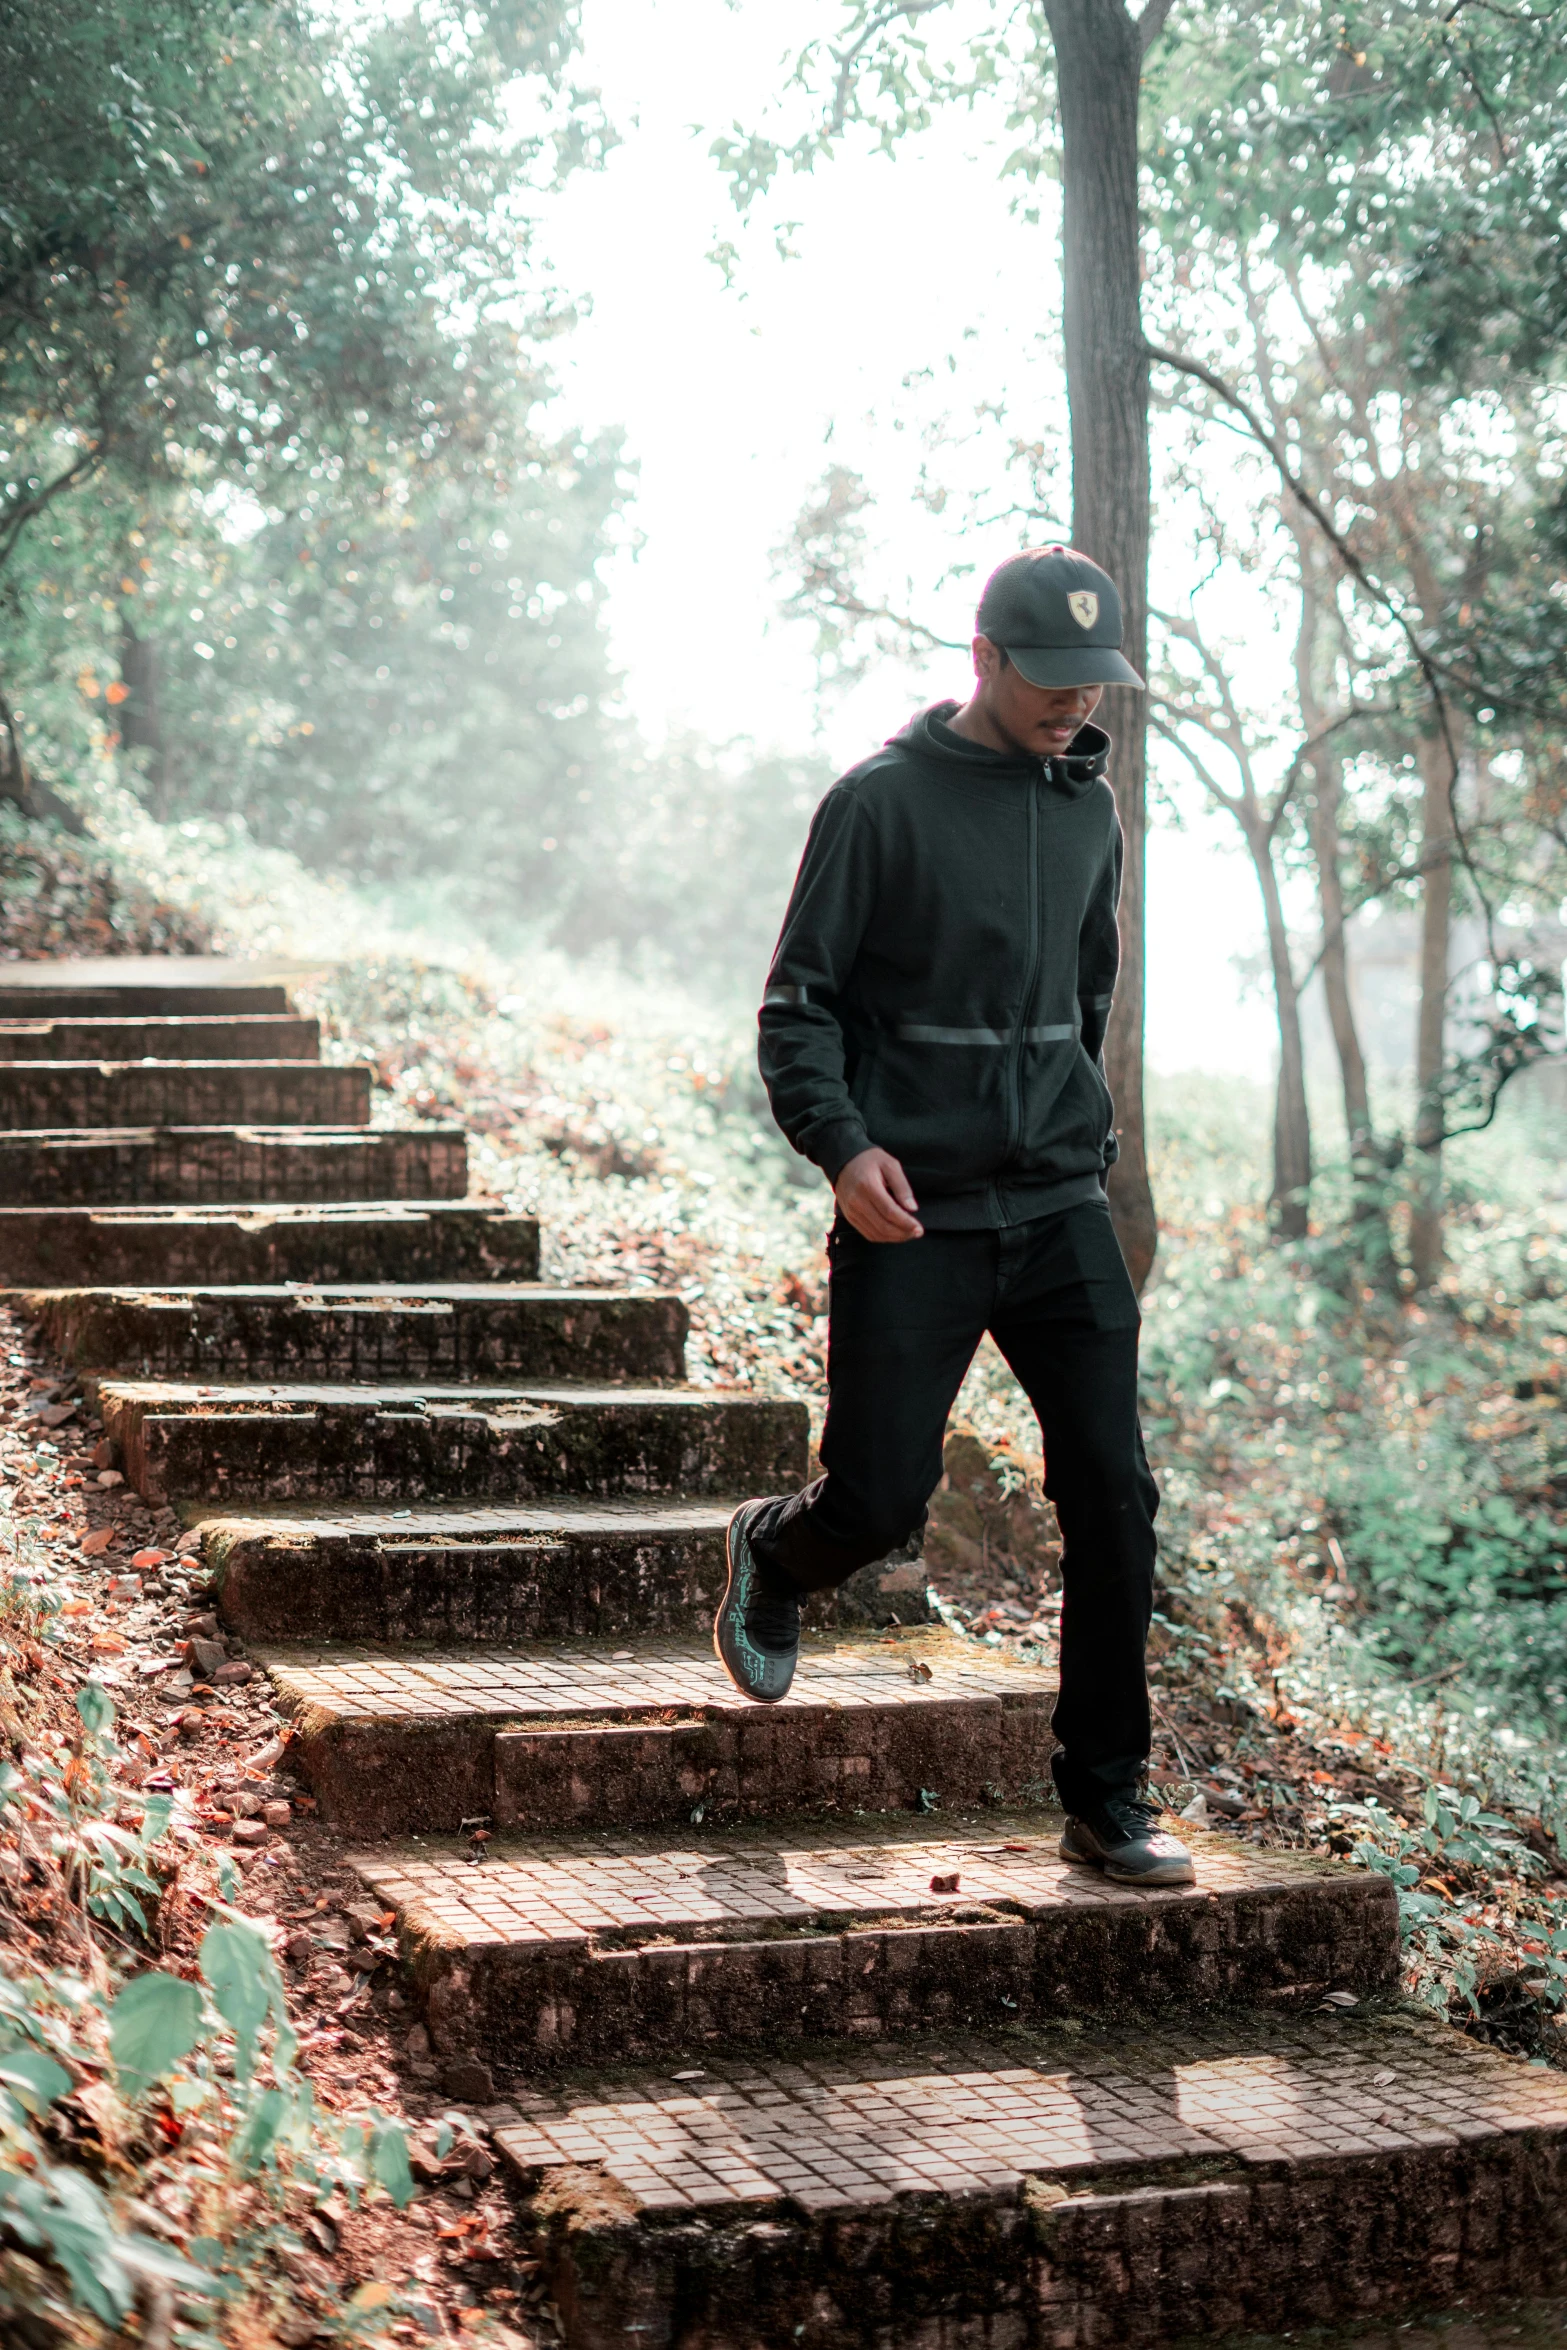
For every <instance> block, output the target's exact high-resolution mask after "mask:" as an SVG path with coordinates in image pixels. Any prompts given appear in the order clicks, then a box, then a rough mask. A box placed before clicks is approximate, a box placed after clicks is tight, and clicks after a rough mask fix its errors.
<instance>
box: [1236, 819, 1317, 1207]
mask: <svg viewBox="0 0 1567 2350" xmlns="http://www.w3.org/2000/svg"><path fill="white" fill-rule="evenodd" d="M1246 846H1247V848H1248V849H1249V850H1250V851H1251V861H1252V865H1253V868H1254V869H1255V872H1256V875H1257V887H1258V889H1259V890H1260V891H1261V892H1262V912H1263V920H1264V922H1265V924H1266V926H1267V933H1268V961H1269V964H1270V966H1271V968H1272V972H1273V1003H1274V1010H1275V1012H1276V1014H1277V1016H1278V1025H1279V1084H1278V1091H1277V1093H1276V1094H1275V1096H1274V1104H1273V1190H1272V1193H1271V1194H1270V1196H1269V1200H1268V1209H1269V1220H1270V1221H1271V1223H1272V1225H1273V1229H1274V1231H1275V1232H1277V1233H1278V1235H1279V1237H1280V1238H1281V1239H1282V1240H1304V1239H1305V1237H1306V1234H1307V1232H1308V1230H1309V1229H1310V1215H1309V1196H1308V1195H1309V1193H1310V1190H1311V1116H1310V1112H1309V1110H1308V1108H1307V1104H1306V1054H1305V1048H1304V1046H1303V1044H1302V1042H1301V1033H1300V989H1299V988H1298V987H1297V985H1296V983H1295V966H1294V963H1293V961H1292V960H1291V957H1290V940H1289V927H1288V925H1287V924H1286V922H1285V919H1284V905H1283V901H1282V899H1281V898H1280V896H1279V877H1278V873H1277V871H1276V870H1275V868H1274V863H1273V844H1272V842H1271V841H1270V840H1269V839H1268V836H1267V833H1266V830H1265V828H1264V827H1263V826H1261V825H1251V824H1248V825H1247V827H1246Z"/></svg>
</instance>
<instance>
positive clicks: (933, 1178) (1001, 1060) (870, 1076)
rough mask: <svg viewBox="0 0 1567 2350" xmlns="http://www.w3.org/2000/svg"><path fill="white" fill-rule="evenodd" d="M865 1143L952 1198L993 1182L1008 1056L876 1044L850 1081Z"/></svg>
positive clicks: (899, 1042) (990, 1050)
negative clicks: (876, 1145) (868, 1140)
mask: <svg viewBox="0 0 1567 2350" xmlns="http://www.w3.org/2000/svg"><path fill="white" fill-rule="evenodd" d="M853 1093H854V1099H855V1102H856V1104H857V1106H858V1108H859V1112H860V1115H861V1117H862V1118H863V1119H864V1120H865V1130H866V1132H867V1133H868V1134H869V1136H870V1138H871V1140H872V1142H874V1143H879V1144H880V1145H881V1148H882V1149H883V1150H884V1151H891V1153H892V1155H893V1157H894V1158H895V1159H898V1160H901V1162H902V1164H903V1168H904V1171H905V1173H906V1174H907V1175H908V1177H909V1180H910V1182H911V1183H912V1184H913V1185H914V1190H915V1194H916V1196H918V1193H919V1188H920V1184H921V1183H922V1182H924V1183H927V1184H930V1185H931V1186H933V1187H934V1188H936V1189H937V1190H946V1191H952V1190H957V1189H959V1188H961V1187H963V1186H965V1185H967V1184H970V1183H974V1182H976V1181H983V1180H985V1179H986V1178H987V1177H989V1176H990V1175H992V1174H994V1172H995V1170H996V1168H997V1166H998V1165H999V1164H1000V1161H1001V1158H1002V1155H1003V1152H1004V1150H1005V1147H1006V1133H1007V1111H1006V1103H1007V1054H1006V1052H1005V1050H1004V1049H1001V1048H998V1047H996V1046H994V1045H977V1046H976V1045H967V1046H965V1045H953V1044H927V1043H924V1042H914V1041H912V1040H906V1039H904V1038H902V1037H896V1036H890V1037H881V1038H878V1040H877V1042H876V1045H875V1046H874V1048H873V1049H872V1050H871V1051H870V1052H868V1053H867V1054H866V1055H865V1057H864V1059H863V1060H862V1061H861V1063H860V1065H859V1067H858V1069H856V1071H855V1075H854V1086H853Z"/></svg>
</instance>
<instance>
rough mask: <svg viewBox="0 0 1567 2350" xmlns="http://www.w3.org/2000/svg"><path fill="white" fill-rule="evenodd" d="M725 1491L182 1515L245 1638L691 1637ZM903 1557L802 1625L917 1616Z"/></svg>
mask: <svg viewBox="0 0 1567 2350" xmlns="http://www.w3.org/2000/svg"><path fill="white" fill-rule="evenodd" d="M736 1498H738V1497H736V1496H721V1497H718V1498H716V1499H715V1498H712V1497H708V1496H702V1495H685V1494H680V1495H675V1496H672V1497H668V1496H653V1497H651V1498H644V1497H641V1496H638V1495H631V1494H626V1495H621V1496H620V1497H618V1498H617V1499H615V1500H614V1501H593V1500H590V1499H584V1498H581V1497H577V1496H572V1495H569V1494H561V1495H559V1496H556V1497H555V1498H553V1499H551V1500H548V1501H537V1502H513V1503H509V1504H505V1505H501V1504H495V1503H484V1502H468V1503H463V1502H451V1503H447V1504H440V1503H436V1504H425V1505H419V1504H416V1505H414V1506H412V1507H410V1508H406V1509H397V1510H393V1509H390V1508H388V1507H386V1506H385V1505H384V1504H383V1505H381V1506H379V1507H368V1508H359V1509H355V1508H352V1507H349V1508H342V1507H338V1506H334V1505H332V1504H330V1503H322V1504H317V1505H315V1506H314V1507H310V1506H308V1505H295V1506H293V1507H280V1506H278V1505H276V1504H274V1505H272V1506H271V1507H269V1508H266V1509H264V1510H258V1511H255V1512H247V1511H244V1510H230V1511H225V1512H214V1513H208V1512H205V1511H203V1510H202V1509H200V1508H199V1507H197V1508H189V1509H187V1511H186V1516H187V1518H188V1519H189V1520H190V1522H191V1523H193V1524H199V1525H200V1526H201V1527H202V1528H203V1530H204V1541H203V1555H204V1558H205V1560H206V1563H207V1565H208V1566H209V1567H210V1568H211V1570H212V1572H213V1573H214V1575H216V1576H217V1577H218V1579H219V1580H220V1582H221V1585H222V1594H223V1597H222V1605H223V1613H224V1617H225V1620H226V1621H227V1622H228V1623H230V1624H231V1625H232V1626H233V1627H234V1629H235V1630H236V1631H238V1632H241V1633H243V1634H244V1635H245V1637H246V1638H247V1639H251V1640H293V1641H300V1640H370V1641H422V1642H440V1643H450V1642H461V1641H505V1642H514V1641H526V1640H538V1639H544V1638H552V1639H575V1638H583V1639H594V1638H602V1639H614V1638H618V1637H621V1636H623V1635H625V1634H628V1633H654V1632H666V1633H672V1632H692V1631H696V1632H700V1633H701V1634H702V1636H703V1638H704V1639H705V1638H706V1637H707V1634H708V1632H709V1629H710V1627H711V1625H712V1620H713V1609H714V1607H715V1605H716V1604H717V1600H718V1596H719V1594H720V1592H721V1591H722V1590H723V1587H724V1572H725V1569H724V1529H725V1527H726V1526H727V1525H728V1522H729V1517H730V1513H731V1511H732V1510H733V1508H734V1503H735V1499H736ZM929 1612H930V1611H929V1604H928V1601H927V1597H926V1585H925V1574H924V1570H923V1568H922V1567H920V1566H919V1565H918V1564H917V1563H915V1562H911V1563H907V1564H903V1563H900V1564H893V1563H891V1562H886V1563H881V1564H878V1565H876V1566H873V1567H866V1568H864V1569H862V1570H861V1572H860V1574H858V1575H856V1576H854V1577H852V1578H851V1580H850V1581H849V1583H848V1584H846V1585H843V1586H841V1587H840V1589H839V1590H838V1591H837V1592H836V1593H834V1592H824V1593H821V1594H819V1595H818V1596H817V1597H816V1598H815V1599H813V1600H812V1602H811V1609H810V1613H811V1620H812V1622H813V1623H815V1624H818V1625H819V1624H823V1623H833V1622H837V1621H840V1620H842V1621H846V1622H856V1623H859V1622H869V1623H871V1624H873V1625H874V1626H876V1627H877V1628H878V1629H879V1628H880V1627H881V1626H882V1625H884V1624H885V1623H886V1622H887V1620H888V1618H889V1616H897V1617H899V1618H900V1619H901V1620H902V1621H904V1622H910V1623H912V1622H918V1621H923V1620H925V1619H926V1618H927V1617H928V1615H929Z"/></svg>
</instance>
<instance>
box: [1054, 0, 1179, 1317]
mask: <svg viewBox="0 0 1567 2350" xmlns="http://www.w3.org/2000/svg"><path fill="white" fill-rule="evenodd" d="M1044 8H1045V15H1046V17H1047V18H1048V20H1049V24H1050V32H1051V37H1052V40H1053V42H1054V46H1055V58H1056V83H1057V89H1058V92H1059V99H1060V110H1061V143H1062V172H1061V184H1062V243H1063V282H1064V289H1065V315H1064V327H1065V345H1066V377H1067V396H1068V401H1069V404H1070V408H1071V418H1072V537H1073V542H1074V544H1075V545H1076V546H1078V547H1079V548H1081V550H1082V552H1083V553H1084V554H1085V555H1090V556H1092V558H1093V560H1094V561H1095V562H1096V563H1099V564H1102V565H1103V566H1104V568H1105V570H1106V571H1108V572H1109V573H1110V575H1111V577H1112V578H1113V579H1114V581H1115V582H1116V585H1117V587H1118V588H1119V589H1120V591H1121V602H1122V607H1123V611H1124V614H1125V622H1126V635H1125V648H1126V656H1127V659H1128V660H1129V661H1130V662H1131V664H1132V666H1133V668H1134V669H1135V670H1136V671H1137V672H1138V674H1139V676H1145V675H1146V674H1147V665H1148V523H1149V464H1148V361H1147V358H1146V355H1145V351H1144V344H1143V326H1142V303H1141V262H1140V254H1139V241H1138V226H1139V223H1138V202H1137V109H1138V92H1139V87H1140V84H1141V80H1142V43H1141V38H1140V35H1139V32H1138V27H1137V24H1136V22H1135V20H1134V19H1133V18H1132V17H1130V16H1128V14H1127V12H1126V9H1125V7H1124V5H1123V0H1044ZM1102 716H1103V718H1104V721H1105V724H1106V726H1107V727H1108V729H1109V731H1110V733H1111V734H1112V735H1113V736H1114V738H1115V759H1114V770H1113V781H1114V786H1115V797H1116V805H1117V807H1118V809H1119V811H1120V817H1121V829H1122V832H1123V833H1124V834H1125V837H1126V862H1125V868H1124V877H1123V881H1122V886H1121V976H1120V980H1119V982H1118V984H1117V987H1116V995H1115V1007H1114V1010H1113V1011H1112V1013H1111V1015H1110V1032H1109V1035H1108V1037H1107V1039H1106V1043H1105V1067H1106V1073H1107V1075H1108V1078H1109V1082H1110V1090H1111V1093H1112V1094H1113V1096H1114V1099H1115V1116H1116V1138H1117V1140H1118V1142H1119V1144H1120V1152H1121V1155H1120V1158H1119V1160H1118V1161H1117V1163H1116V1165H1115V1166H1114V1167H1113V1168H1112V1169H1111V1173H1110V1212H1111V1215H1112V1216H1113V1218H1114V1220H1115V1228H1116V1233H1117V1236H1118V1238H1119V1240H1120V1243H1121V1249H1122V1253H1123V1254H1124V1256H1125V1258H1126V1262H1127V1266H1128V1269H1129V1270H1130V1272H1131V1276H1132V1279H1133V1281H1134V1282H1135V1284H1136V1285H1137V1287H1138V1289H1139V1290H1141V1289H1142V1287H1143V1285H1144V1283H1145V1282H1146V1281H1147V1279H1148V1275H1149V1273H1150V1272H1151V1271H1152V1269H1153V1261H1154V1256H1155V1253H1156V1251H1157V1249H1158V1245H1159V1228H1158V1224H1157V1221H1156V1219H1155V1215H1154V1204H1153V1193H1152V1190H1151V1188H1150V1185H1149V1180H1148V1153H1147V1142H1146V1137H1145V1132H1144V1125H1143V1015H1144V997H1145V952H1144V927H1145V926H1144V873H1145V843H1146V833H1147V813H1146V811H1147V783H1146V778H1147V742H1146V723H1147V721H1146V710H1145V697H1144V696H1143V695H1142V694H1141V693H1138V692H1136V691H1134V689H1133V688H1131V687H1130V686H1111V687H1109V688H1108V689H1107V691H1106V694H1105V707H1104V710H1103V712H1102Z"/></svg>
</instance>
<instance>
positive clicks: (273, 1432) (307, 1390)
mask: <svg viewBox="0 0 1567 2350" xmlns="http://www.w3.org/2000/svg"><path fill="white" fill-rule="evenodd" d="M89 1386H90V1387H95V1388H96V1403H97V1408H98V1410H99V1411H100V1412H101V1413H102V1414H103V1421H104V1426H105V1429H106V1430H107V1432H108V1433H109V1435H110V1436H111V1437H113V1438H114V1439H115V1440H116V1442H117V1443H118V1444H119V1445H120V1447H121V1450H122V1453H123V1457H124V1464H125V1473H126V1475H127V1477H128V1478H129V1479H130V1481H131V1483H132V1484H133V1485H134V1486H135V1487H136V1489H137V1491H138V1492H139V1493H140V1494H142V1495H143V1497H144V1498H145V1499H146V1500H148V1501H151V1502H154V1503H164V1502H169V1501H186V1500H189V1501H204V1502H208V1503H213V1502H221V1501H226V1500H234V1501H269V1500H270V1501H312V1500H345V1501H417V1500H426V1499H430V1498H447V1499H458V1498H461V1499H467V1500H474V1501H481V1500H482V1501H501V1500H510V1501H520V1500H524V1499H532V1498H533V1497H535V1496H537V1495H540V1494H554V1493H581V1494H596V1495H608V1494H621V1493H744V1492H751V1493H783V1492H788V1491H789V1490H791V1489H792V1488H793V1487H796V1486H798V1485H801V1484H803V1483H804V1481H805V1468H806V1434H807V1415H806V1410H805V1406H804V1405H803V1404H796V1403H775V1402H772V1401H770V1400H767V1399H764V1398H761V1397H757V1396H752V1395H749V1394H742V1393H738V1392H730V1391H728V1390H725V1389H719V1388H674V1387H666V1388H658V1387H643V1388H635V1387H587V1386H569V1387H568V1386H566V1385H564V1384H555V1383H553V1382H552V1383H549V1384H546V1383H544V1382H542V1381H541V1382H539V1383H537V1384H529V1385H528V1386H520V1385H506V1386H489V1387H456V1386H443V1385H437V1384H436V1383H434V1382H433V1381H432V1382H428V1383H420V1384H414V1383H409V1384H408V1385H391V1384H387V1385H383V1386H380V1387H347V1386H343V1387H338V1386H332V1385H329V1384H326V1383H322V1384H320V1385H310V1386H306V1385H293V1384H282V1383H278V1384H263V1383H261V1382H259V1381H258V1382H251V1383H246V1384H243V1385H240V1384H218V1383H213V1384H211V1385H197V1384H195V1383H194V1382H190V1381H181V1380H122V1379H118V1378H113V1379H110V1378H105V1379H103V1380H101V1381H90V1382H89Z"/></svg>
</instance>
